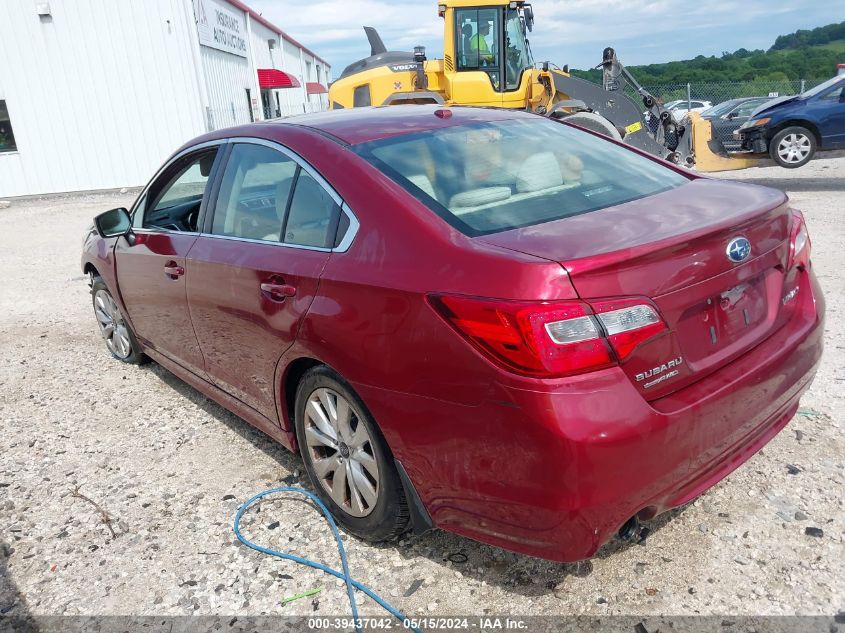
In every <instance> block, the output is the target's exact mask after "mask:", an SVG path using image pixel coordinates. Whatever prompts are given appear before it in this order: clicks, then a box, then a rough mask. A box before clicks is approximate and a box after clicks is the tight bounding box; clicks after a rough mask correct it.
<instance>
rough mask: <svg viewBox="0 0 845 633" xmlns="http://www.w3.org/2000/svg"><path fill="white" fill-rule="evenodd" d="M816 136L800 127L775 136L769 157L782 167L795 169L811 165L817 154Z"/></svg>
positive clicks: (784, 130) (770, 145)
mask: <svg viewBox="0 0 845 633" xmlns="http://www.w3.org/2000/svg"><path fill="white" fill-rule="evenodd" d="M816 145H817V144H816V135H815V134H813V133H812V132H811V131H810V130H808V129H807V128H805V127H801V126H799V125H793V126H790V127H788V128H785V129H783V130H781V131H780V132H778V133H777V134H775V136H774V138H772V140H771V142H770V143H769V156H771V157H772V160H773V161H775V162H776V163H777V164H778V165H780V166H781V167H786V168H787V169H795V168H797V167H803V166H804V165H806V164H807V163H809V162H810V161H811V160H812V159H813V156H814V155H815V153H816Z"/></svg>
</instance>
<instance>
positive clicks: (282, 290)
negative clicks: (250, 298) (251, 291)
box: [261, 281, 296, 301]
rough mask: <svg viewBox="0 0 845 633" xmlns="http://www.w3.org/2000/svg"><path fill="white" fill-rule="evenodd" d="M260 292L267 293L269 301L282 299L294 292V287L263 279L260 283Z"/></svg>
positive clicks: (291, 295) (292, 294)
mask: <svg viewBox="0 0 845 633" xmlns="http://www.w3.org/2000/svg"><path fill="white" fill-rule="evenodd" d="M261 292H262V294H265V295H267V296H268V297H269V298H270V300H271V301H284V300H285V299H287V298H288V297H293V296H294V295H295V294H296V288H294V287H293V286H291V285H290V284H279V283H273V282H268V281H265V282H264V283H263V284H261Z"/></svg>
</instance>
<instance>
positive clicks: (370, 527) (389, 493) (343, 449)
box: [294, 366, 409, 542]
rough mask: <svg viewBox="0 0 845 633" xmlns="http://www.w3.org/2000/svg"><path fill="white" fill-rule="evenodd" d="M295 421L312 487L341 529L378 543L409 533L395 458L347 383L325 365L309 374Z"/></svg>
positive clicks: (304, 379) (300, 393)
mask: <svg viewBox="0 0 845 633" xmlns="http://www.w3.org/2000/svg"><path fill="white" fill-rule="evenodd" d="M294 421H295V426H296V437H297V441H298V443H299V449H300V453H301V454H302V461H303V462H304V464H305V470H306V471H307V472H308V478H309V479H310V481H311V485H312V486H313V487H314V489H315V491H316V492H317V495H318V496H319V497H320V499H321V500H322V501H323V503H325V504H326V506H327V507H328V508H329V510H331V513H332V515H333V516H334V518H335V519H336V520H337V522H338V523H339V524H340V525H342V526H343V527H344V528H345V529H346V530H347V531H348V532H350V533H352V534H354V535H356V536H358V537H361V538H363V539H366V540H369V541H375V542H378V541H387V540H391V539H393V538H395V537H396V536H398V535H400V534H402V532H404V531H405V530H406V529H407V528H408V523H409V514H408V503H407V500H406V499H405V493H404V490H403V488H402V483H401V481H400V479H399V474H398V473H397V471H396V466H395V464H394V462H393V456H392V455H391V453H390V450H389V449H388V447H387V443H386V442H385V441H384V437H383V436H382V434H381V431H380V430H379V428H378V426H377V425H376V424H375V421H374V420H373V418H372V416H371V415H370V413H369V411H367V408H366V407H365V406H364V403H363V402H362V401H361V399H360V398H359V397H358V395H357V394H356V393H355V392H354V391H353V390H352V388H351V387H350V386H349V385H348V384H347V383H346V381H344V380H343V379H342V378H341V377H340V376H338V375H337V374H336V373H335V372H334V371H332V370H331V369H329V368H328V367H325V366H320V367H315V368H314V369H311V370H310V371H308V372H307V373H306V374H305V375H304V376H303V377H302V380H300V382H299V385H298V387H297V390H296V405H295V418H294Z"/></svg>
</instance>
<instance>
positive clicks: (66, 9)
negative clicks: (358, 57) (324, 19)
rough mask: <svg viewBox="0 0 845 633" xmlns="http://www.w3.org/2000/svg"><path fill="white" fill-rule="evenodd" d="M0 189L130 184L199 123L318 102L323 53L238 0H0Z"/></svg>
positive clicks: (200, 127) (321, 105) (321, 103)
mask: <svg viewBox="0 0 845 633" xmlns="http://www.w3.org/2000/svg"><path fill="white" fill-rule="evenodd" d="M2 5H3V11H2V17H0V198H3V197H10V196H19V195H28V194H40V193H53V192H64V191H82V190H88V189H106V188H116V187H130V186H138V185H142V184H144V183H146V181H147V180H148V179H149V178H150V177H151V176H152V175H153V172H154V171H155V169H156V168H157V167H158V166H159V165H160V164H161V163H162V162H163V160H164V159H165V158H166V157H167V156H168V155H170V154H171V153H172V152H173V150H175V149H176V148H177V147H178V146H180V145H181V144H182V143H184V142H185V141H187V140H189V139H191V138H193V137H195V136H198V135H199V134H202V133H204V132H206V131H209V130H213V129H218V128H221V127H228V126H231V125H237V124H241V123H248V122H249V121H253V120H261V119H267V118H273V117H276V116H285V115H290V114H296V113H301V112H309V111H314V110H322V109H325V108H326V107H327V104H328V102H327V98H326V94H325V93H326V86H327V85H328V83H329V80H330V77H331V68H330V66H329V64H328V63H327V62H326V61H325V60H323V59H322V58H320V57H319V56H317V55H316V54H315V53H313V52H312V51H310V50H308V49H307V48H305V47H304V46H302V45H301V44H300V43H299V42H297V41H296V40H294V39H293V38H291V37H290V36H289V35H287V34H286V33H285V32H284V31H282V30H281V29H280V28H278V27H276V26H274V25H273V24H271V23H270V22H268V21H267V20H265V19H264V18H262V17H261V16H260V15H258V14H257V13H256V12H255V11H253V10H252V9H250V8H249V7H247V6H246V5H245V4H243V3H242V2H240V1H239V0H50V1H49V2H40V1H37V0H2Z"/></svg>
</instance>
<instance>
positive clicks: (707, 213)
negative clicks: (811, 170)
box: [483, 178, 790, 400]
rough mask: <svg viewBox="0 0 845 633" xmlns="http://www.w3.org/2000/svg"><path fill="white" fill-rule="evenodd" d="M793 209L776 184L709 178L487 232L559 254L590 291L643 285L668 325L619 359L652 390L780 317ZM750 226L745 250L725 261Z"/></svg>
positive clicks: (595, 294)
mask: <svg viewBox="0 0 845 633" xmlns="http://www.w3.org/2000/svg"><path fill="white" fill-rule="evenodd" d="M789 230H790V211H789V208H788V205H787V198H786V196H785V195H784V194H783V193H782V192H780V191H776V190H773V189H767V188H763V187H756V186H752V185H744V184H739V183H732V182H725V181H717V180H711V179H705V178H700V179H695V180H693V181H691V182H690V183H689V184H686V185H684V186H682V187H678V188H676V189H672V190H670V191H667V192H663V193H660V194H657V195H654V196H650V197H647V198H643V199H640V200H635V201H632V202H628V203H625V204H622V205H618V206H615V207H609V208H606V209H602V210H600V211H595V212H591V213H587V214H583V215H579V216H573V217H569V218H565V219H562V220H557V221H554V222H549V223H545V224H540V225H535V226H532V227H526V228H522V229H516V230H512V231H507V232H503V233H498V234H495V235H489V236H486V237H484V238H483V239H484V240H486V241H488V242H490V243H493V244H496V245H498V246H501V247H505V248H509V249H512V250H516V251H520V252H524V253H529V254H532V255H536V256H539V257H543V258H546V259H550V260H554V261H558V262H560V263H561V264H562V265H563V266H564V267H565V268H566V270H567V271H568V272H569V275H570V278H571V280H572V283H573V285H574V286H575V288H576V290H577V292H578V294H579V295H580V296H581V298H583V299H585V300H586V301H588V302H589V301H590V300H591V299H600V298H612V297H644V298H647V299H648V300H650V301H652V302H653V303H654V304H655V305H656V306H657V307H658V309H659V310H660V313H661V314H662V316H663V318H664V319H665V321H666V323H667V325H668V328H669V329H668V331H667V332H666V333H665V334H664V335H662V336H658V337H656V338H655V339H653V340H650V341H648V342H646V343H643V344H641V345H640V346H639V347H637V348H636V349H635V350H634V352H633V353H632V354H631V355H630V356H628V357H627V358H626V359H625V360H624V361H623V362H622V367H623V369H624V370H625V372H626V373H627V374H628V376H629V377H630V378H631V380H632V382H633V383H634V384H635V385H636V386H637V388H638V389H639V390H640V391H641V393H642V394H643V396H644V397H645V398H647V399H649V400H651V399H654V398H658V397H661V396H663V395H666V394H668V393H671V392H672V391H675V390H677V389H679V388H681V387H683V386H685V385H688V384H691V383H692V382H694V381H696V380H699V379H701V378H703V377H705V376H706V375H708V374H710V373H712V372H713V371H715V370H716V369H718V368H719V367H722V366H724V365H725V364H727V363H729V362H730V361H731V360H732V359H733V358H736V357H737V356H739V355H741V354H742V353H744V352H746V351H747V350H749V349H751V348H752V347H754V346H755V345H756V344H757V343H759V342H760V341H761V340H763V339H765V338H766V337H767V336H768V335H769V334H770V333H771V332H772V331H773V330H774V329H776V328H777V327H779V325H780V324H781V323H782V321H783V315H782V312H783V310H781V304H782V298H783V296H784V279H785V267H786V265H787V259H788V257H789ZM737 238H745V239H747V240H748V243H749V244H750V249H751V252H750V255H749V256H748V257H747V258H746V259H744V260H742V261H732V260H731V259H730V257H729V255H728V253H727V250H728V247H729V244H731V242H732V241H733V240H735V239H737Z"/></svg>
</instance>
